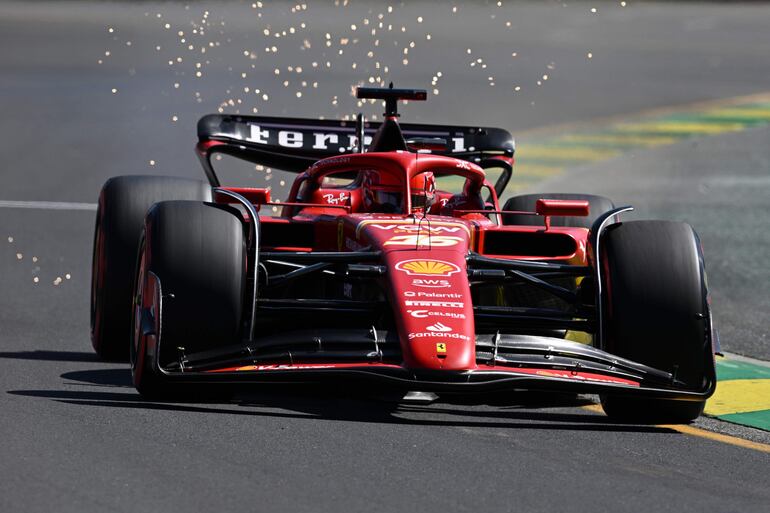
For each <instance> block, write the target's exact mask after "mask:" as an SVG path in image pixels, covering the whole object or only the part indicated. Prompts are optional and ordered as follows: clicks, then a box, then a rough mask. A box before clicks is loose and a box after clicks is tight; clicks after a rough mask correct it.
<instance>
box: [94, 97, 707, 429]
mask: <svg viewBox="0 0 770 513" xmlns="http://www.w3.org/2000/svg"><path fill="white" fill-rule="evenodd" d="M358 97H359V98H366V99H380V100H384V101H385V105H386V113H385V116H384V120H383V122H382V123H367V122H365V121H364V120H363V119H362V116H360V115H359V117H358V120H357V122H356V123H352V122H341V121H318V120H304V119H285V118H266V117H256V116H237V115H209V116H206V117H204V118H203V119H201V121H200V122H199V124H198V135H199V139H200V141H199V143H198V146H197V152H198V154H199V157H200V159H201V162H202V163H203V167H204V169H205V171H206V175H207V177H208V183H204V182H201V181H194V180H185V179H178V178H170V177H147V176H122V177H117V178H113V179H110V180H109V181H108V182H107V183H106V184H105V186H104V188H103V189H102V192H101V195H100V197H99V211H98V214H97V222H96V234H95V242H94V263H93V285H92V308H91V312H92V316H91V317H92V322H91V326H92V339H93V344H94V348H95V349H96V351H97V353H99V355H101V356H103V357H106V358H120V357H125V356H126V355H127V354H129V353H130V357H131V365H132V371H133V379H134V384H135V386H136V388H137V389H138V390H139V392H140V393H141V394H142V395H143V396H145V397H148V398H157V397H164V396H166V395H167V394H169V393H170V392H171V391H172V390H173V391H174V393H180V391H181V392H182V393H183V392H184V390H185V387H186V386H187V385H188V384H193V383H204V382H228V383H254V382H285V381H302V382H312V381H322V380H330V379H331V380H359V381H360V380H364V381H366V380H371V381H376V382H379V383H380V384H386V385H389V386H392V387H394V388H400V389H402V390H404V391H423V392H432V393H436V394H449V393H461V394H467V393H473V392H476V393H491V392H504V391H513V390H541V391H542V390H545V391H561V392H578V393H597V394H600V395H601V397H602V405H603V407H604V410H605V411H606V412H607V413H608V414H609V415H611V416H616V417H624V418H633V419H638V420H643V421H653V420H655V421H658V420H661V421H686V420H691V419H693V418H695V417H697V416H698V415H699V414H700V413H701V411H702V410H703V405H704V403H705V401H706V399H707V398H708V397H709V396H710V395H711V394H712V393H713V391H714V388H715V384H716V375H715V369H714V352H715V344H716V342H715V337H714V336H713V333H712V332H713V330H712V326H711V314H710V305H709V299H708V291H707V288H706V279H705V273H704V266H703V258H702V254H701V249H700V244H699V241H698V238H697V236H696V234H695V232H694V231H693V229H692V228H691V227H690V226H688V225H686V224H683V223H678V222H668V221H633V222H620V220H619V214H620V213H622V212H625V211H628V210H631V208H630V207H623V208H615V207H614V205H613V204H612V203H611V202H610V201H609V200H608V199H606V198H602V197H599V196H590V195H577V194H572V195H570V194H541V195H522V196H515V197H512V198H511V199H509V200H508V201H507V202H506V203H505V206H504V207H502V208H501V207H500V205H499V203H498V197H499V196H500V195H501V193H502V191H503V189H504V187H505V185H506V184H507V182H508V180H509V178H510V176H511V171H512V164H513V153H514V147H513V140H512V138H511V136H510V134H509V133H508V132H506V131H505V130H501V129H495V128H472V127H457V126H430V125H409V124H404V125H401V126H400V125H399V123H398V113H397V104H398V101H399V100H405V99H408V100H424V99H425V98H426V94H425V92H424V91H420V90H406V89H392V88H391V89H371V88H360V89H358ZM217 155H229V156H231V157H237V158H239V159H243V160H245V161H248V162H251V163H252V164H259V165H265V166H270V167H271V168H276V169H282V170H287V171H293V172H297V173H299V175H298V176H297V178H296V180H295V182H294V184H293V186H292V188H291V193H290V195H289V197H288V199H287V200H286V201H281V202H278V201H271V197H270V189H269V188H268V189H265V188H251V187H223V186H221V185H220V180H219V177H218V175H217V173H216V172H215V170H214V168H213V166H212V162H213V161H216V158H217ZM491 175H496V177H497V178H496V180H495V183H494V184H493V183H491V182H490V181H489V180H488V178H487V177H488V176H491ZM278 208H280V212H278ZM273 212H275V213H276V214H278V215H270V214H271V213H273ZM137 255H138V256H137Z"/></svg>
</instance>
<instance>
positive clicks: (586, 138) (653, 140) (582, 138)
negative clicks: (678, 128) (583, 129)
mask: <svg viewBox="0 0 770 513" xmlns="http://www.w3.org/2000/svg"><path fill="white" fill-rule="evenodd" d="M557 141H558V142H561V141H564V142H567V143H571V142H574V143H588V144H606V145H619V146H621V145H622V146H659V145H663V144H674V143H675V142H677V141H679V138H677V137H667V136H664V135H648V136H641V135H632V134H585V135H581V134H576V135H566V136H564V137H560V138H559V139H558V140H557Z"/></svg>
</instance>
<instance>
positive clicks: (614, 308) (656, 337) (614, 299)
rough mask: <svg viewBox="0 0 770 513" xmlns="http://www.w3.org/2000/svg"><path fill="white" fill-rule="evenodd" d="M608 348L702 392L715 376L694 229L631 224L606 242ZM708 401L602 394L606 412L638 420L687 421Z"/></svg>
mask: <svg viewBox="0 0 770 513" xmlns="http://www.w3.org/2000/svg"><path fill="white" fill-rule="evenodd" d="M599 246H600V253H601V265H602V271H603V276H602V282H603V290H604V292H603V295H604V298H603V305H604V306H603V313H604V319H605V322H604V343H603V349H605V350H606V351H608V352H610V353H612V354H616V355H618V356H622V357H625V358H628V359H630V360H633V361H636V362H640V363H644V364H646V365H649V366H651V367H654V368H656V369H660V370H664V371H667V372H671V373H674V374H675V377H676V379H677V380H679V381H682V382H683V383H684V384H685V386H686V388H687V389H690V390H693V391H701V390H703V389H704V388H705V386H706V383H707V379H709V376H713V375H714V374H713V372H714V370H713V365H714V360H713V354H712V350H711V345H710V338H709V330H710V319H709V309H708V304H707V290H706V281H705V271H704V268H703V258H702V255H701V250H700V243H699V241H698V238H697V235H696V234H695V232H694V231H693V229H692V227H691V226H690V225H688V224H685V223H678V222H671V221H633V222H628V223H618V224H614V225H611V226H610V227H609V228H607V230H606V232H605V233H604V234H603V235H602V238H601V242H600V245H599ZM704 405H705V400H703V401H680V400H661V399H639V398H631V397H623V396H611V395H610V396H603V397H602V407H603V408H604V411H605V413H607V415H609V416H611V417H615V418H618V419H621V420H627V421H635V422H663V423H680V422H689V421H691V420H693V419H695V418H697V417H698V416H699V415H700V414H701V412H702V411H703V406H704Z"/></svg>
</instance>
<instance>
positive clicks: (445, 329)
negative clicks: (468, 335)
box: [425, 322, 452, 333]
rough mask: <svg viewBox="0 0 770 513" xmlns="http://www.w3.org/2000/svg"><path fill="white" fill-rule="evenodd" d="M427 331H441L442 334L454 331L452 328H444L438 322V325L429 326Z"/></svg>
mask: <svg viewBox="0 0 770 513" xmlns="http://www.w3.org/2000/svg"><path fill="white" fill-rule="evenodd" d="M425 329H426V330H428V331H439V332H441V333H446V332H447V331H452V328H450V327H449V326H444V325H443V324H441V323H440V322H437V323H436V324H434V325H432V326H428V327H427V328H425Z"/></svg>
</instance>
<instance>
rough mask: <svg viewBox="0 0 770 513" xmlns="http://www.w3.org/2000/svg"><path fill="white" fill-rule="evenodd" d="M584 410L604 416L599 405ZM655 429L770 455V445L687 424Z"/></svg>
mask: <svg viewBox="0 0 770 513" xmlns="http://www.w3.org/2000/svg"><path fill="white" fill-rule="evenodd" d="M582 408H583V409H584V410H588V411H591V412H594V413H602V414H603V413H604V410H602V407H601V405H599V404H589V405H587V406H582ZM655 427H659V428H664V429H670V430H672V431H676V432H678V433H682V434H685V435H691V436H697V437H700V438H706V439H709V440H714V441H717V442H722V443H725V444H729V445H735V446H738V447H743V448H745V449H752V450H754V451H760V452H766V453H770V445H768V444H763V443H760V442H752V441H751V440H744V439H743V438H738V437H736V436H730V435H724V434H722V433H714V432H713V431H706V430H705V429H701V428H697V427H694V426H688V425H687V424H657V425H656V426H655Z"/></svg>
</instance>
